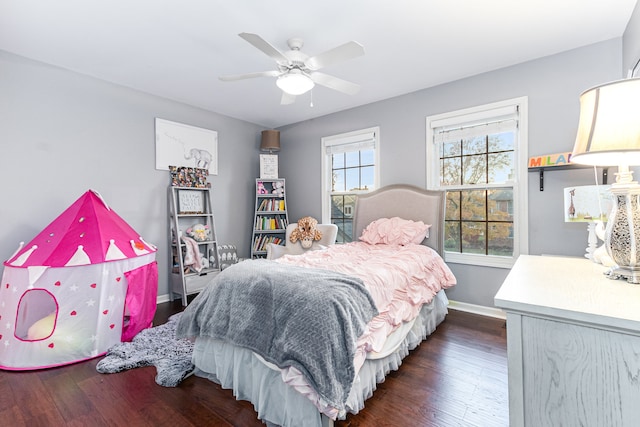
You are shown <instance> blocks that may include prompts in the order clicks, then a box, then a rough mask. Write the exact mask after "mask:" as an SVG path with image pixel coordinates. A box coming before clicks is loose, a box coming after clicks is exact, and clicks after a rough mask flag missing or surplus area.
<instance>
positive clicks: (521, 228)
mask: <svg viewBox="0 0 640 427" xmlns="http://www.w3.org/2000/svg"><path fill="white" fill-rule="evenodd" d="M514 108H517V111H518V129H517V137H516V141H517V144H516V147H514V148H515V153H514V162H515V165H514V168H515V171H514V172H515V173H514V175H515V179H514V180H513V181H509V182H507V183H506V184H507V185H506V186H509V187H512V188H513V203H514V210H513V213H514V215H513V236H514V242H513V256H511V257H505V256H495V255H478V254H465V253H458V252H448V251H445V254H444V259H445V261H447V262H451V263H458V264H471V265H480V266H487V267H498V268H511V267H512V266H513V264H514V263H515V261H516V259H518V256H520V254H527V253H529V233H528V230H529V226H528V224H529V213H528V212H529V208H528V182H527V155H528V115H529V108H528V98H527V97H526V96H524V97H519V98H513V99H508V100H505V101H500V102H494V103H491V104H486V105H480V106H477V107H472V108H466V109H463V110H457V111H452V112H448V113H443V114H437V115H433V116H429V117H427V123H426V124H427V138H426V143H427V150H426V151H427V188H428V189H430V190H446V189H447V188H446V187H443V186H441V185H440V177H439V171H440V167H439V164H438V162H439V160H440V156H439V151H438V144H437V143H436V142H435V132H434V129H436V128H438V127H440V126H442V125H443V124H445V125H446V126H447V127H449V126H455V125H456V124H458V123H459V124H461V125H463V124H468V123H469V122H473V121H479V120H485V119H487V120H488V119H490V118H491V117H496V116H497V115H498V114H499V112H503V111H506V110H509V109H511V110H513V109H514ZM491 187H492V185H487V186H486V188H491ZM495 187H500V188H504V187H505V185H504V184H499V185H495Z"/></svg>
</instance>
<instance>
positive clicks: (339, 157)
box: [331, 153, 344, 169]
mask: <svg viewBox="0 0 640 427" xmlns="http://www.w3.org/2000/svg"><path fill="white" fill-rule="evenodd" d="M331 157H332V166H331V167H332V168H333V169H339V168H343V167H344V153H339V154H334V155H332V156H331Z"/></svg>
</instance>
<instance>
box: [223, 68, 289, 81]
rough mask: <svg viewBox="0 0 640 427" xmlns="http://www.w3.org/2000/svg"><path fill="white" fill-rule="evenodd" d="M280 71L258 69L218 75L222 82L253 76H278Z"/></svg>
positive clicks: (251, 77)
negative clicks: (245, 72)
mask: <svg viewBox="0 0 640 427" xmlns="http://www.w3.org/2000/svg"><path fill="white" fill-rule="evenodd" d="M280 74H281V73H280V71H277V70H273V71H258V72H257V73H247V74H235V75H232V76H220V77H218V78H219V79H220V80H222V81H223V82H232V81H235V80H244V79H253V78H255V77H278V76H279V75H280Z"/></svg>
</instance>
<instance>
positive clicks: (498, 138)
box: [489, 132, 515, 153]
mask: <svg viewBox="0 0 640 427" xmlns="http://www.w3.org/2000/svg"><path fill="white" fill-rule="evenodd" d="M514 137H515V133H514V132H503V133H495V134H492V135H489V152H490V153H493V152H496V151H513V150H514V149H515V145H514Z"/></svg>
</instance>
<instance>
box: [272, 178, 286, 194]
mask: <svg viewBox="0 0 640 427" xmlns="http://www.w3.org/2000/svg"><path fill="white" fill-rule="evenodd" d="M271 193H272V194H275V195H276V196H278V197H282V196H284V182H282V181H275V182H274V183H273V191H271Z"/></svg>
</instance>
